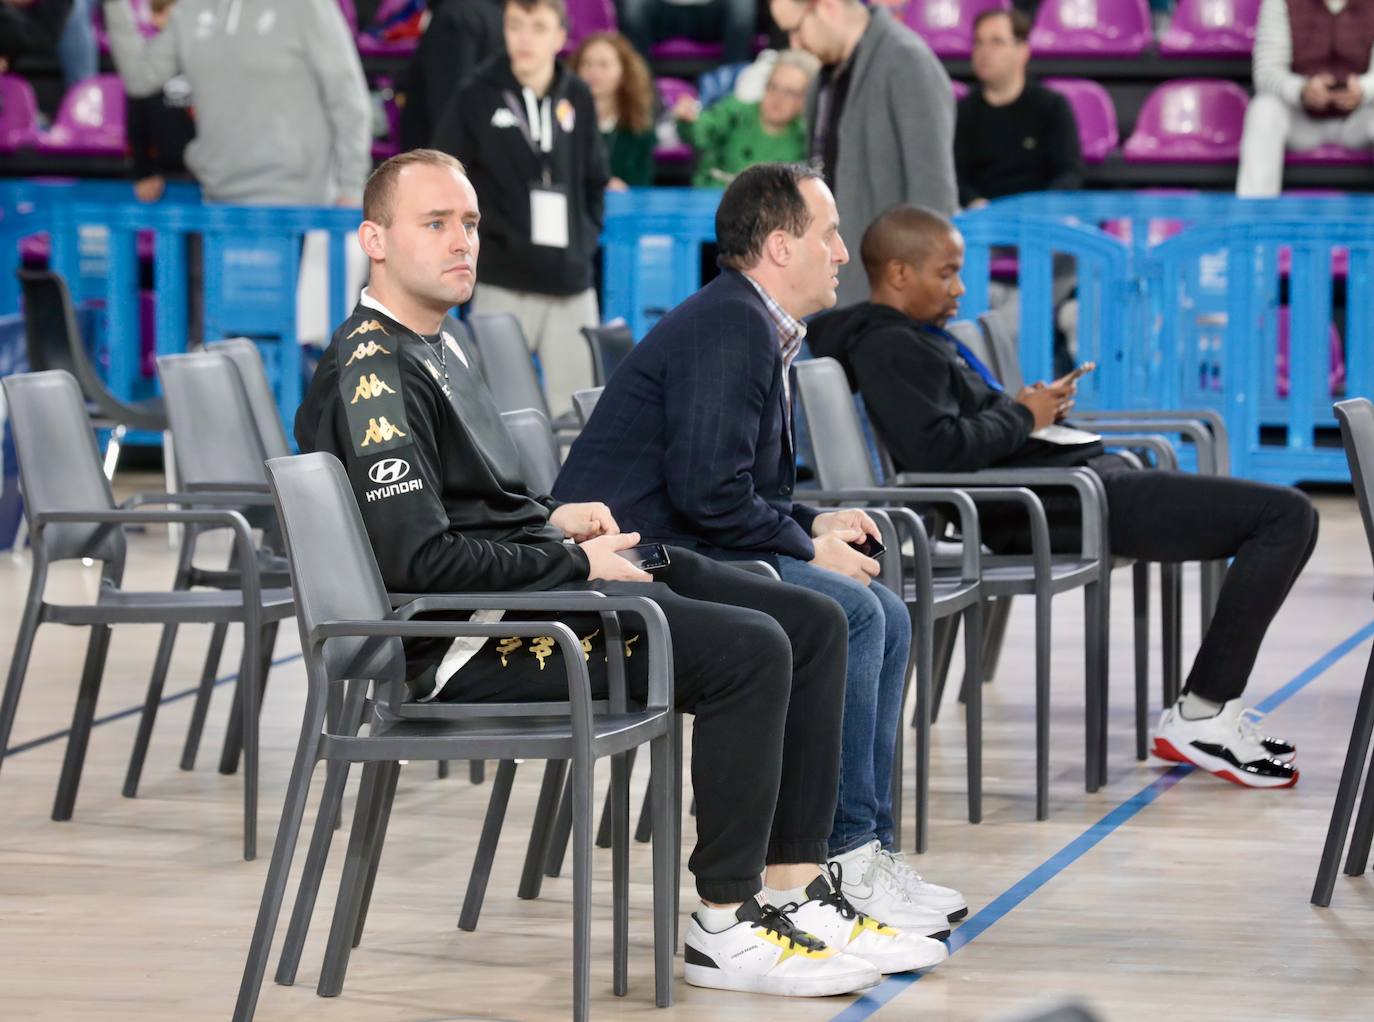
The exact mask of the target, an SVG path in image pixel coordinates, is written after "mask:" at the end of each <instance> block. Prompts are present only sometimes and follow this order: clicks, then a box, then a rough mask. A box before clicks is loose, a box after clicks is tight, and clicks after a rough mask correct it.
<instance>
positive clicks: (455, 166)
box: [363, 149, 468, 227]
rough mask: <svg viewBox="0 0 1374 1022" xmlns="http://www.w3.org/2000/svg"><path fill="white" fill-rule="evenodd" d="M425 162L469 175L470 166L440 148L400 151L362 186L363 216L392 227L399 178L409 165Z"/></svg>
mask: <svg viewBox="0 0 1374 1022" xmlns="http://www.w3.org/2000/svg"><path fill="white" fill-rule="evenodd" d="M422 164H423V165H425V166H429V167H447V168H448V169H449V170H456V171H457V172H458V173H460V174H462V175H463V176H464V177H467V176H468V171H467V168H466V167H464V166H463V164H462V162H461V161H460V160H458V159H457V157H454V156H450V155H449V154H448V153H444V152H440V151H439V150H438V149H411V150H410V151H409V152H404V153H398V154H397V155H395V156H393V157H391V159H389V160H387V161H386V162H385V163H383V164H382V165H381V166H380V167H378V168H377V169H376V170H374V171H373V172H372V176H371V177H369V178H368V179H367V187H366V188H364V189H363V219H364V220H371V221H372V222H373V223H374V224H381V225H382V226H383V227H390V226H391V210H392V206H393V205H395V201H396V178H397V177H399V176H400V174H401V171H403V170H405V169H406V168H407V167H414V166H419V165H422Z"/></svg>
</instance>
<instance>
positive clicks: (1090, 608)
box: [1083, 582, 1104, 792]
mask: <svg viewBox="0 0 1374 1022" xmlns="http://www.w3.org/2000/svg"><path fill="white" fill-rule="evenodd" d="M1102 585H1104V583H1102V582H1093V583H1091V584H1090V585H1086V586H1084V587H1083V617H1084V621H1083V730H1084V740H1083V750H1084V758H1083V787H1084V789H1085V790H1086V791H1088V792H1094V791H1097V789H1098V788H1100V787H1101V786H1102V782H1101V780H1100V778H1099V776H1098V769H1097V764H1098V748H1099V746H1100V744H1101V742H1102V732H1101V727H1102V713H1101V706H1100V705H1099V700H1100V699H1101V698H1102V686H1101V682H1100V680H1099V678H1098V661H1099V659H1100V656H1099V652H1098V646H1099V644H1101V643H1102V642H1103V641H1104V638H1103V635H1102V627H1103V625H1102V603H1101V599H1100V597H1099V594H1098V589H1099V588H1100V587H1101V586H1102Z"/></svg>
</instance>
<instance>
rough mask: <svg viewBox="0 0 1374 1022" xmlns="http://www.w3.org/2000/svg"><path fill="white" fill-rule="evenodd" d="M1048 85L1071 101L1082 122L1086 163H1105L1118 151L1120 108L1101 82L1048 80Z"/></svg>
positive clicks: (1081, 142)
mask: <svg viewBox="0 0 1374 1022" xmlns="http://www.w3.org/2000/svg"><path fill="white" fill-rule="evenodd" d="M1044 84H1045V86H1046V87H1047V88H1051V89H1053V90H1054V91H1055V92H1057V93H1059V94H1060V95H1061V96H1063V97H1064V98H1065V99H1067V100H1068V101H1069V106H1070V107H1072V108H1073V116H1074V120H1076V121H1077V122H1078V145H1079V148H1080V149H1082V150H1083V162H1084V163H1101V162H1102V161H1103V160H1105V159H1106V158H1107V154H1108V153H1110V152H1111V151H1112V150H1113V149H1115V148H1116V146H1117V143H1118V142H1120V141H1121V136H1120V135H1119V134H1117V130H1116V107H1115V106H1113V105H1112V97H1111V96H1109V95H1108V94H1107V90H1106V89H1104V88H1103V87H1102V86H1101V85H1099V84H1098V83H1097V82H1094V81H1089V80H1088V79H1087V78H1046V79H1045V81H1044Z"/></svg>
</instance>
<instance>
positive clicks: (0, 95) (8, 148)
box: [0, 75, 38, 153]
mask: <svg viewBox="0 0 1374 1022" xmlns="http://www.w3.org/2000/svg"><path fill="white" fill-rule="evenodd" d="M37 140H38V101H37V99H35V98H34V94H33V86H32V85H30V84H29V83H28V80H27V79H24V78H20V77H19V76H18V75H0V153H12V152H14V151H15V150H16V149H24V148H26V147H28V146H31V145H33V144H34V142H35V141H37Z"/></svg>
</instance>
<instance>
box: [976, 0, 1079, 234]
mask: <svg viewBox="0 0 1374 1022" xmlns="http://www.w3.org/2000/svg"><path fill="white" fill-rule="evenodd" d="M1030 30H1031V22H1030V18H1028V17H1026V15H1024V14H1022V13H1021V12H1020V11H1016V10H1011V11H1003V10H997V9H992V10H986V11H983V12H982V13H981V14H979V15H978V17H977V18H976V19H975V20H974V22H973V73H974V74H975V75H976V76H977V77H978V84H977V85H975V86H974V87H973V88H972V89H971V90H970V91H969V94H968V95H967V96H965V97H964V98H963V99H962V100H960V101H959V110H958V116H957V118H956V122H955V127H954V169H955V171H956V173H957V174H958V176H959V203H960V205H963V206H966V207H968V208H970V209H977V208H978V207H979V206H985V205H987V202H988V200H989V199H996V198H998V197H1000V196H1003V195H1015V194H1017V193H1019V192H1041V191H1066V190H1069V189H1075V188H1081V187H1082V186H1083V163H1082V154H1081V153H1080V152H1079V148H1078V123H1077V121H1075V120H1074V116H1073V110H1072V108H1070V106H1069V103H1068V100H1066V99H1065V98H1064V97H1063V96H1061V95H1059V93H1057V92H1055V91H1054V90H1052V89H1047V88H1045V87H1044V86H1043V85H1041V84H1039V83H1038V82H1033V81H1027V80H1026V65H1027V64H1028V63H1029V62H1030V55H1031V52H1030V45H1029V43H1028V42H1027V40H1028V39H1029V38H1030Z"/></svg>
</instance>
